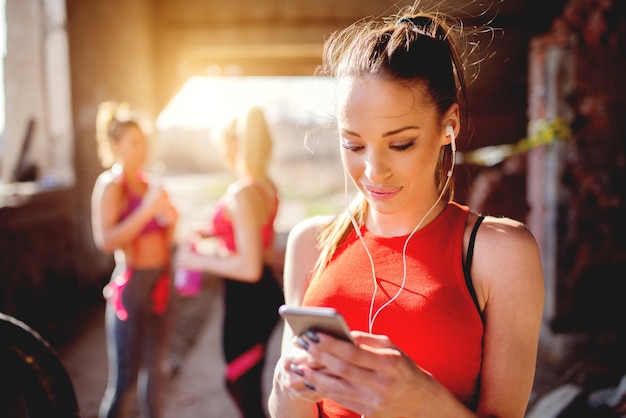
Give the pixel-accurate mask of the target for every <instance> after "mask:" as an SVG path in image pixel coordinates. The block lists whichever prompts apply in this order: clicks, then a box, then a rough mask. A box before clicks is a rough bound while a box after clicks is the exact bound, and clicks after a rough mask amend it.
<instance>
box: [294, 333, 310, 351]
mask: <svg viewBox="0 0 626 418" xmlns="http://www.w3.org/2000/svg"><path fill="white" fill-rule="evenodd" d="M297 341H298V345H299V346H300V347H302V348H304V349H305V350H308V349H309V343H307V342H306V341H305V340H304V338H302V337H300V336H298V340H297Z"/></svg>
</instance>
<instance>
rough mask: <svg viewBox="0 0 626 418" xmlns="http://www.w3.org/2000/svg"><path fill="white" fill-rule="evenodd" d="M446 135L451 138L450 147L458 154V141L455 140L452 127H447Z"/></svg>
mask: <svg viewBox="0 0 626 418" xmlns="http://www.w3.org/2000/svg"><path fill="white" fill-rule="evenodd" d="M446 135H449V136H450V147H451V148H452V152H456V141H455V140H454V128H453V127H452V125H446Z"/></svg>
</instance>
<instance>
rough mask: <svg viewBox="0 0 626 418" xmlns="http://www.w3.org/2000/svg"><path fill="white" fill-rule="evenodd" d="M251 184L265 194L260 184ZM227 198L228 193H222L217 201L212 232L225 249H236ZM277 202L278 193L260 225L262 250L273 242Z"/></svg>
mask: <svg viewBox="0 0 626 418" xmlns="http://www.w3.org/2000/svg"><path fill="white" fill-rule="evenodd" d="M251 184H252V185H253V186H255V187H257V188H258V189H259V190H261V192H262V193H263V194H264V195H265V194H266V193H265V191H264V189H263V188H262V187H261V186H260V185H256V184H255V183H254V182H252V183H251ZM228 198H230V196H229V195H224V196H222V197H221V198H220V200H219V201H218V203H217V207H216V209H215V214H214V215H213V233H214V234H215V236H216V237H219V238H221V240H222V244H223V245H224V247H225V248H226V249H228V250H230V251H236V250H237V246H236V244H235V234H234V230H233V222H232V219H230V217H229V216H228V214H227V213H226V204H227V199H228ZM278 204H279V201H278V195H275V201H274V209H273V211H272V213H270V216H269V217H268V218H267V221H266V222H265V224H264V225H263V226H262V227H261V239H262V240H263V242H262V245H263V249H264V250H266V249H268V248H269V247H270V246H271V245H272V244H273V239H274V220H275V219H276V214H277V213H278Z"/></svg>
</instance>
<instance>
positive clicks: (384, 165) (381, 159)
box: [365, 152, 391, 183]
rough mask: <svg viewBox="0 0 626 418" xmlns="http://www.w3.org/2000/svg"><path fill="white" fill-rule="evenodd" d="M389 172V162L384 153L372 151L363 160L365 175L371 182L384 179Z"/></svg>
mask: <svg viewBox="0 0 626 418" xmlns="http://www.w3.org/2000/svg"><path fill="white" fill-rule="evenodd" d="M390 173H391V170H390V167H389V164H388V162H387V159H386V158H385V156H384V155H381V154H379V153H376V152H373V153H371V154H369V155H368V156H367V158H366V161H365V175H366V176H367V178H369V179H370V180H371V181H372V182H375V183H376V182H378V181H380V180H382V179H385V178H387V177H388V176H389V174H390Z"/></svg>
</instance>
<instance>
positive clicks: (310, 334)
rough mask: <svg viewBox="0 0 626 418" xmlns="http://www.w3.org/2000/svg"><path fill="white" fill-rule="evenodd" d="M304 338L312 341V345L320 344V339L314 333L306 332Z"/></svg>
mask: <svg viewBox="0 0 626 418" xmlns="http://www.w3.org/2000/svg"><path fill="white" fill-rule="evenodd" d="M306 336H307V337H309V340H311V341H313V342H314V343H319V342H320V337H318V336H317V334H316V333H315V331H311V330H308V331H307V332H306Z"/></svg>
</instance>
